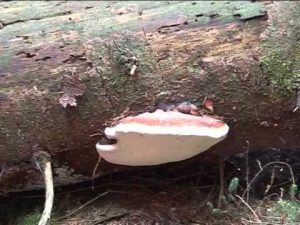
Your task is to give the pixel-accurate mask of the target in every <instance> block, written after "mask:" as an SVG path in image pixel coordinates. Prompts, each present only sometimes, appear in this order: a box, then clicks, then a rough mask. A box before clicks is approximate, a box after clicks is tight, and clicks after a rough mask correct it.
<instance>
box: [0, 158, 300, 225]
mask: <svg viewBox="0 0 300 225" xmlns="http://www.w3.org/2000/svg"><path fill="white" fill-rule="evenodd" d="M256 158H257V155H256ZM282 165H283V164H281V163H280V162H274V163H273V166H272V169H269V170H268V171H266V173H262V171H263V170H264V169H265V166H266V165H265V166H264V165H262V166H261V169H260V170H259V171H258V172H256V173H255V174H254V175H253V176H249V177H248V178H249V180H248V178H247V179H245V177H244V175H243V173H239V174H238V173H236V171H237V170H233V169H232V168H228V165H226V169H225V170H224V176H223V178H221V176H220V175H219V174H220V173H219V172H220V168H219V166H218V165H214V166H211V165H203V164H201V165H200V164H199V163H198V164H192V165H189V166H185V167H179V168H178V167H176V166H174V167H172V166H171V167H170V166H169V167H163V168H161V167H160V168H157V169H153V168H146V169H145V168H143V169H138V170H133V171H130V172H126V173H124V172H123V173H117V174H110V175H107V176H104V177H102V178H98V179H95V180H94V181H90V182H86V183H81V184H77V185H73V186H69V187H60V188H56V190H55V200H54V206H53V211H52V215H51V220H50V223H49V224H51V225H97V224H99V225H100V224H107V225H129V224H130V225H131V224H138V225H142V224H145V225H148V224H149V225H150V224H151V225H152V224H153V225H169V224H170V225H179V224H180V225H181V224H193V225H196V224H199V225H217V224H220V225H221V224H222V225H229V224H230V225H238V224H244V225H250V224H261V225H268V224H270V225H271V224H272V225H277V224H278V225H279V224H282V225H297V224H300V204H299V202H298V200H297V198H298V189H297V185H296V184H295V183H293V182H295V177H294V174H292V176H293V177H291V176H289V175H286V174H285V175H284V177H285V181H283V180H282V179H278V173H277V172H278V171H279V172H281V173H282V172H283V174H284V172H285V171H289V169H292V167H289V166H286V165H284V166H285V167H286V168H285V169H283V167H282ZM229 167H230V166H229ZM276 170H278V171H277V172H276ZM283 174H282V175H283ZM259 177H264V178H263V180H261V179H259ZM247 180H248V181H247ZM245 181H247V182H248V187H250V185H251V189H249V191H247V186H245ZM278 182H280V183H278ZM220 183H224V188H223V189H221V188H220ZM43 207H44V192H43V191H33V192H25V193H14V194H10V195H9V196H8V197H4V196H3V197H0V218H1V219H0V224H1V225H35V224H38V221H39V219H40V216H41V213H42V211H43Z"/></svg>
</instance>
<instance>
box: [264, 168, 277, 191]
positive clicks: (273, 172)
mask: <svg viewBox="0 0 300 225" xmlns="http://www.w3.org/2000/svg"><path fill="white" fill-rule="evenodd" d="M275 168H276V167H273V169H272V175H271V179H270V184H268V185H267V188H266V190H265V194H267V193H268V192H269V191H270V189H271V188H272V186H273V184H274V179H275Z"/></svg>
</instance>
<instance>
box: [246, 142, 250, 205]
mask: <svg viewBox="0 0 300 225" xmlns="http://www.w3.org/2000/svg"><path fill="white" fill-rule="evenodd" d="M246 143H247V150H246V183H247V187H248V185H249V147H250V142H249V141H248V140H246ZM246 202H247V203H248V202H249V190H247V192H246Z"/></svg>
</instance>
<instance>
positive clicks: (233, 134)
mask: <svg viewBox="0 0 300 225" xmlns="http://www.w3.org/2000/svg"><path fill="white" fill-rule="evenodd" d="M33 8H34V13H33V12H32V9H33ZM0 9H1V10H0V109H1V114H0V165H1V176H0V191H1V192H9V191H20V190H32V189H37V188H42V187H43V177H42V176H41V174H40V171H38V170H37V169H36V168H35V164H34V162H32V157H33V154H34V153H35V152H38V151H40V150H42V151H46V152H48V153H49V154H50V155H51V158H52V161H53V172H54V183H55V185H56V186H58V185H66V184H71V183H76V182H80V181H84V180H89V179H91V177H92V173H93V169H94V166H95V164H96V163H97V158H98V156H97V152H96V149H95V144H96V142H97V141H98V140H99V139H100V138H101V137H102V136H103V130H104V128H105V127H106V126H110V125H111V124H112V123H113V122H114V121H115V120H116V118H121V117H122V116H124V115H130V114H138V113H141V112H145V111H148V110H150V109H153V108H155V105H156V104H157V103H161V102H163V103H168V102H180V101H189V102H192V103H194V104H196V105H198V106H200V105H201V104H202V103H203V100H204V99H206V100H207V99H208V100H210V101H211V102H212V103H213V109H214V113H215V114H217V115H219V116H222V117H224V120H225V121H226V122H227V123H228V124H229V126H230V133H229V135H228V137H227V139H226V140H225V141H223V142H221V143H219V144H217V145H216V146H214V147H213V148H212V149H211V150H209V152H212V153H216V154H218V155H221V156H226V155H232V154H234V153H239V152H243V151H244V150H245V148H246V147H247V144H246V143H247V141H248V143H250V146H249V149H250V151H251V150H256V149H263V148H270V147H273V148H281V147H284V148H295V147H297V146H299V144H300V138H299V134H300V120H299V112H300V109H298V107H299V105H300V100H299V99H300V97H299V96H300V95H299V92H298V94H297V88H298V87H299V81H300V78H299V62H300V60H299V57H300V47H299V35H300V32H299V30H300V29H299V25H300V21H299V18H300V15H299V12H300V3H299V2H296V1H295V2H292V1H289V2H285V1H282V2H265V1H264V2H246V1H240V2H239V1H220V2H219V1H197V2H189V1H188V2H186V1H185V2H164V1H162V2H128V1H126V2H86V1H84V2H67V1H59V2H57V1H54V2H52V1H50V2H21V1H20V2H1V3H0ZM204 155H205V154H204ZM203 157H204V156H201V155H199V157H198V158H199V159H198V158H197V160H204V159H203ZM100 164H103V162H101V163H100ZM100 166H101V165H100ZM119 168H120V167H118V166H114V165H107V168H102V169H101V171H100V175H101V174H103V173H105V172H107V171H115V170H117V169H119Z"/></svg>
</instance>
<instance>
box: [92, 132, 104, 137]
mask: <svg viewBox="0 0 300 225" xmlns="http://www.w3.org/2000/svg"><path fill="white" fill-rule="evenodd" d="M95 136H103V133H95V134H91V135H90V136H89V137H95Z"/></svg>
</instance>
